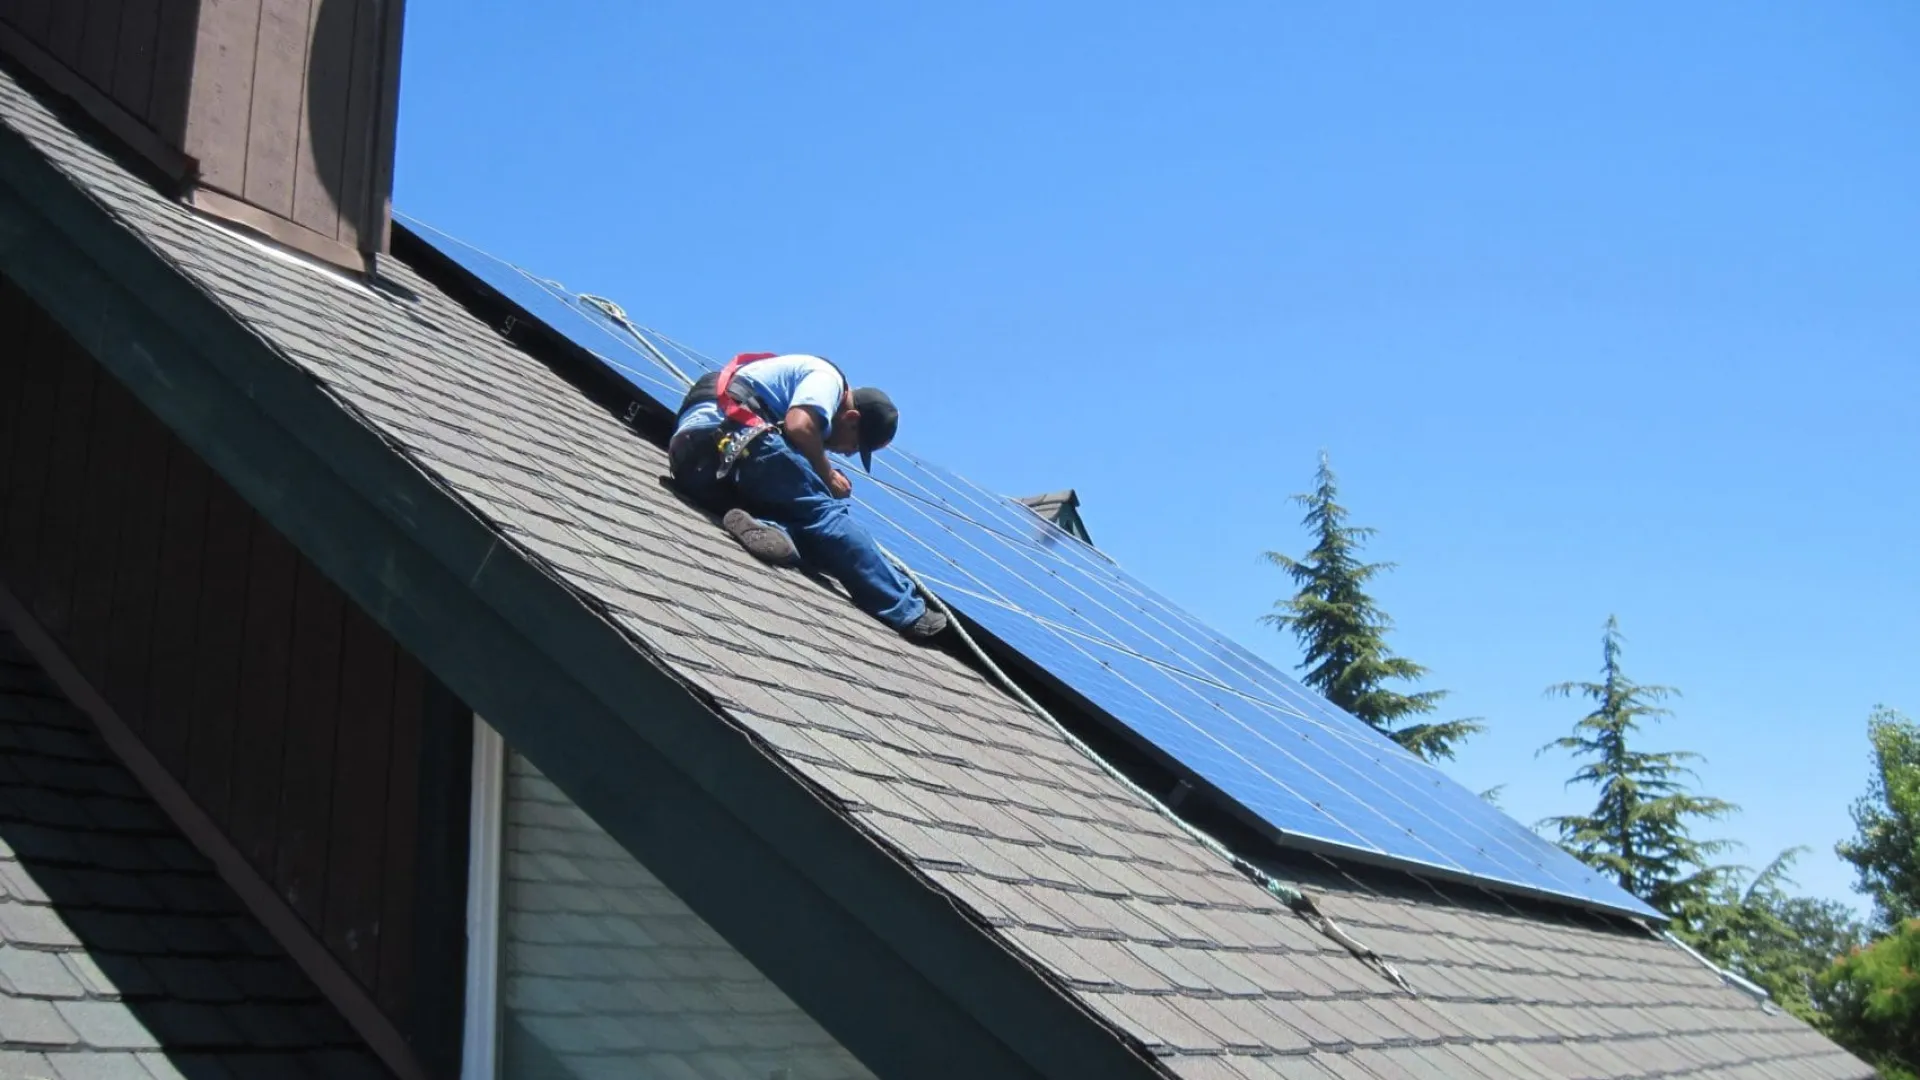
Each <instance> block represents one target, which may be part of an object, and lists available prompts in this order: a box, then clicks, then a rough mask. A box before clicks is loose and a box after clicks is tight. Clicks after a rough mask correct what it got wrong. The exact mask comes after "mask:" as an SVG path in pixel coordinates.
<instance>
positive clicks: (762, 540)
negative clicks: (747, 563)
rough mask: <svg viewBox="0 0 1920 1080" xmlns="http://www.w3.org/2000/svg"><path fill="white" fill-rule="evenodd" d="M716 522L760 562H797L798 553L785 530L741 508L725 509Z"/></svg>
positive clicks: (795, 563)
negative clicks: (722, 515)
mask: <svg viewBox="0 0 1920 1080" xmlns="http://www.w3.org/2000/svg"><path fill="white" fill-rule="evenodd" d="M720 524H721V525H722V526H724V527H725V528H726V530H727V532H728V533H729V534H730V535H732V537H733V538H734V539H735V540H738V541H740V546H741V547H743V548H746V549H747V552H748V554H751V555H752V556H753V557H754V558H756V559H759V560H760V561H761V562H763V563H768V564H771V565H773V566H795V565H798V564H799V562H800V553H799V552H798V551H796V550H794V547H793V539H792V538H791V537H789V536H788V535H787V534H786V533H784V532H782V531H780V530H779V529H776V528H774V527H773V526H771V525H768V524H767V523H766V522H764V521H761V520H760V519H759V518H757V517H754V516H753V515H752V514H749V513H747V512H746V511H745V510H741V509H738V508H735V509H732V510H729V511H727V514H726V516H725V517H723V518H721V519H720Z"/></svg>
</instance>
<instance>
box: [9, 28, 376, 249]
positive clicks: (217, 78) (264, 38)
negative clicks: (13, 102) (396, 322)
mask: <svg viewBox="0 0 1920 1080" xmlns="http://www.w3.org/2000/svg"><path fill="white" fill-rule="evenodd" d="M402 19H403V12H402V3H401V0H0V24H5V26H6V27H8V28H9V29H11V30H12V31H14V32H15V33H17V34H18V35H19V36H20V37H22V38H24V39H25V40H26V42H27V43H28V45H29V46H30V47H31V48H33V49H36V50H38V51H39V52H40V53H42V54H44V56H45V57H46V58H48V59H49V60H50V61H51V62H52V63H53V64H54V65H55V66H57V67H61V68H64V69H66V71H68V72H69V73H71V75H72V76H75V77H77V78H78V80H79V81H80V82H81V83H84V84H85V86H86V87H90V88H91V89H92V91H97V92H98V93H99V94H100V95H101V96H102V97H103V99H104V100H105V101H107V102H109V103H110V105H111V107H112V108H114V109H117V110H119V111H121V112H123V113H124V114H125V115H126V116H127V117H130V118H131V120H130V123H132V124H134V125H135V126H137V127H141V128H143V129H144V130H145V131H146V132H148V133H150V134H151V136H152V137H155V138H157V139H158V140H159V141H160V142H161V143H162V144H164V145H165V146H169V147H172V148H174V149H175V150H177V151H180V152H184V153H185V154H186V155H188V156H189V157H191V158H192V159H193V160H194V161H195V162H196V163H197V165H198V169H199V173H198V178H197V180H195V181H194V183H195V184H196V185H197V189H198V190H203V191H206V192H210V193H214V194H217V195H221V196H225V197H227V198H228V199H231V200H238V202H239V203H240V204H242V205H240V206H234V205H232V204H230V203H226V202H223V201H221V200H219V199H214V198H206V199H201V200H198V201H197V202H196V205H199V206H202V207H203V208H205V209H209V210H211V211H212V212H215V213H223V214H225V215H226V216H229V217H234V218H236V219H237V220H240V221H242V222H244V223H246V224H248V225H250V226H253V227H255V228H259V229H262V230H263V231H266V232H269V233H271V234H273V235H274V236H275V237H277V238H279V239H281V240H283V241H285V242H288V243H293V244H295V245H296V246H303V245H302V244H301V241H302V239H303V238H309V239H311V240H312V241H313V242H314V243H315V244H318V245H319V247H320V249H324V250H316V253H319V254H323V255H324V254H328V253H329V252H330V251H331V250H332V249H334V248H337V249H339V250H340V251H344V252H349V253H351V252H354V251H363V252H364V251H375V250H382V249H384V247H385V242H386V235H387V217H388V212H389V211H388V203H389V195H390V194H391V192H390V190H389V189H390V187H391V184H392V164H393V137H394V121H393V117H394V110H395V108H396V107H397V104H398V97H399V79H398V73H399V50H400V28H401V22H402ZM254 211H260V212H261V213H258V214H256V213H254Z"/></svg>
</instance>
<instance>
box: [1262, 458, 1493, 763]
mask: <svg viewBox="0 0 1920 1080" xmlns="http://www.w3.org/2000/svg"><path fill="white" fill-rule="evenodd" d="M1315 480H1316V483H1315V487H1314V490H1313V492H1312V493H1310V494H1305V495H1295V496H1294V497H1293V499H1294V501H1295V502H1297V503H1299V504H1300V505H1302V506H1304V507H1306V509H1307V514H1306V517H1304V518H1302V519H1301V524H1303V525H1305V526H1306V527H1307V531H1308V532H1309V533H1310V534H1312V536H1313V539H1314V545H1313V549H1312V550H1311V551H1309V552H1307V554H1306V557H1305V558H1302V559H1294V558H1292V557H1290V556H1287V555H1283V554H1281V553H1280V552H1277V551H1269V552H1266V553H1265V556H1264V557H1265V558H1266V560H1267V561H1268V562H1270V563H1272V564H1273V565H1275V566H1278V567H1279V568H1280V569H1282V570H1285V571H1286V572H1287V574H1288V575H1289V576H1291V577H1292V578H1293V580H1294V583H1295V584H1296V585H1298V586H1299V588H1300V591H1299V592H1297V593H1295V594H1294V596H1293V598H1292V599H1290V600H1282V601H1279V602H1277V603H1275V604H1274V605H1273V606H1274V608H1275V609H1276V610H1275V611H1274V612H1273V613H1272V614H1269V615H1265V616H1262V617H1261V620H1260V621H1262V622H1264V623H1267V624H1269V625H1271V626H1277V627H1279V628H1281V629H1283V630H1288V631H1291V632H1292V633H1293V635H1294V637H1295V638H1297V639H1299V642H1300V646H1301V649H1302V650H1303V651H1304V653H1305V659H1304V660H1303V662H1302V663H1301V665H1300V667H1301V670H1302V671H1304V672H1305V680H1306V683H1307V685H1309V686H1311V687H1313V688H1314V689H1315V690H1318V691H1320V693H1321V694H1323V695H1325V697H1326V698H1327V700H1328V701H1331V702H1333V703H1334V704H1335V705H1338V706H1340V707H1341V708H1342V709H1345V710H1347V711H1348V712H1350V713H1352V714H1353V715H1355V716H1357V717H1359V718H1360V719H1361V720H1363V721H1365V722H1366V723H1367V724H1369V725H1371V726H1372V727H1373V728H1374V729H1376V730H1378V731H1380V732H1381V733H1382V734H1384V735H1386V736H1387V737H1388V738H1391V739H1392V740H1393V741H1394V742H1397V743H1399V744H1400V745H1401V746H1403V747H1406V748H1407V749H1408V750H1411V751H1413V752H1414V753H1416V754H1418V755H1420V756H1421V757H1423V758H1426V759H1427V760H1429V761H1431V760H1433V759H1435V758H1451V757H1453V755H1454V752H1455V750H1456V749H1457V747H1458V745H1459V743H1460V741H1461V740H1462V739H1465V738H1466V737H1467V736H1468V735H1471V734H1473V733H1474V732H1476V731H1479V730H1481V727H1482V725H1481V724H1480V723H1479V722H1478V721H1477V720H1471V719H1469V720H1447V721H1439V722H1423V721H1418V720H1417V718H1418V717H1423V716H1427V715H1430V714H1431V713H1433V712H1434V710H1435V709H1437V708H1438V707H1439V704H1440V700H1441V699H1442V698H1444V697H1446V696H1447V692H1446V691H1445V690H1421V691H1417V692H1413V693H1401V692H1400V691H1398V690H1396V689H1394V688H1393V685H1394V684H1408V683H1417V682H1419V681H1420V679H1421V678H1423V677H1424V676H1425V675H1426V673H1427V669H1426V668H1425V667H1422V666H1421V665H1419V664H1416V663H1414V662H1413V661H1411V660H1409V659H1407V658H1406V657H1403V656H1395V655H1394V654H1393V651H1392V650H1391V649H1389V648H1388V647H1387V642H1386V634H1387V631H1389V630H1391V629H1393V620H1391V619H1389V618H1388V617H1387V616H1386V613H1385V612H1382V611H1381V610H1380V608H1379V607H1378V605H1376V604H1375V603H1374V602H1373V598H1372V597H1371V596H1368V595H1367V591H1366V585H1367V582H1368V581H1370V580H1372V579H1373V578H1374V577H1375V576H1376V575H1378V574H1380V573H1382V572H1383V571H1386V570H1390V569H1392V568H1393V564H1392V563H1368V562H1363V561H1361V558H1360V549H1361V548H1362V547H1363V546H1364V545H1365V542H1366V540H1367V538H1368V537H1370V536H1372V535H1373V530H1372V529H1369V528H1364V527H1362V526H1358V525H1350V524H1348V523H1347V509H1346V507H1344V506H1341V505H1340V503H1339V501H1338V499H1339V488H1338V486H1337V484H1336V483H1335V480H1334V475H1333V468H1332V467H1331V466H1330V465H1329V464H1328V463H1327V455H1326V454H1325V453H1324V452H1323V453H1322V454H1321V455H1320V469H1319V472H1318V473H1317V474H1316V477H1315Z"/></svg>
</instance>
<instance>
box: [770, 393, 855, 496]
mask: <svg viewBox="0 0 1920 1080" xmlns="http://www.w3.org/2000/svg"><path fill="white" fill-rule="evenodd" d="M785 426H786V436H787V445H789V446H791V447H793V448H794V449H795V450H798V451H800V456H801V457H804V458H806V459H807V463H808V464H810V465H812V466H813V471H814V472H816V473H818V474H820V479H821V480H823V481H825V483H826V485H827V490H828V491H831V492H833V497H834V498H836V499H844V498H846V497H847V496H848V495H850V494H852V493H853V485H852V484H850V483H848V482H847V478H846V477H845V476H842V475H841V474H840V470H838V469H836V468H834V467H833V462H831V461H828V460H827V439H826V424H825V422H824V421H822V420H821V419H820V416H819V414H817V413H815V412H814V411H813V410H812V409H810V408H807V407H805V406H802V407H799V408H793V409H788V410H787V422H786V425H785Z"/></svg>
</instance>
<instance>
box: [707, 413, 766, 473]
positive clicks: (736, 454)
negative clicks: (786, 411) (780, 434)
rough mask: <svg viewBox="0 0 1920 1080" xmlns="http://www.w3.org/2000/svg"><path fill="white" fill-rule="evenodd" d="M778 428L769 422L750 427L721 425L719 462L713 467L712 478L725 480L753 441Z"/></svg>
mask: <svg viewBox="0 0 1920 1080" xmlns="http://www.w3.org/2000/svg"><path fill="white" fill-rule="evenodd" d="M778 430H780V429H779V428H776V427H774V426H772V425H771V424H762V425H761V426H759V427H751V428H737V427H732V426H731V425H729V426H727V427H723V428H722V429H721V430H720V447H719V450H720V464H719V465H718V466H717V467H716V468H715V469H714V472H713V475H714V478H715V479H718V480H725V479H726V478H727V476H728V475H729V474H731V473H732V472H733V467H734V465H735V464H736V463H738V462H739V460H740V459H741V458H743V457H745V456H746V454H747V451H748V450H751V449H752V448H753V444H754V443H756V442H759V441H760V439H761V438H762V437H764V436H767V435H771V434H773V433H774V432H776V431H778Z"/></svg>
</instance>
